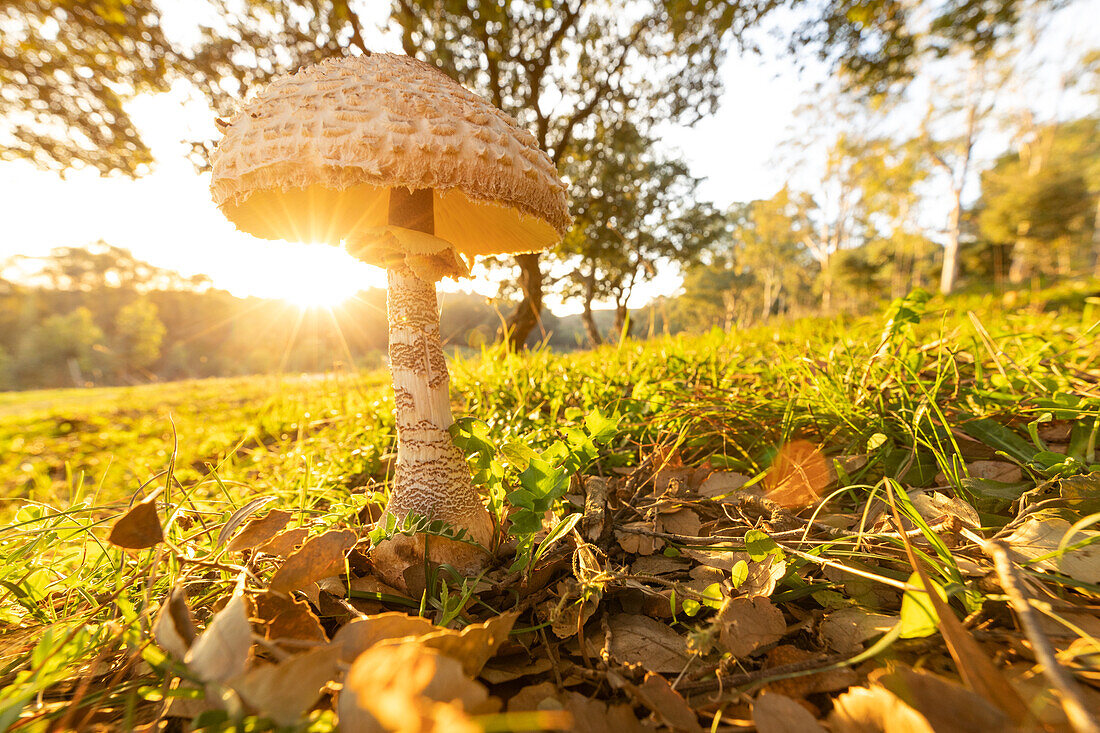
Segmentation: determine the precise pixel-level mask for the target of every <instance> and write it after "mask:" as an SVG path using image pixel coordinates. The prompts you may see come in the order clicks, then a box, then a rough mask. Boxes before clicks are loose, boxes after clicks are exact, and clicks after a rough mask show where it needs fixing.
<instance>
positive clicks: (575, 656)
mask: <svg viewBox="0 0 1100 733" xmlns="http://www.w3.org/2000/svg"><path fill="white" fill-rule="evenodd" d="M1098 293H1100V288H1098V287H1097V285H1096V283H1091V284H1089V283H1078V284H1068V285H1065V286H1062V287H1061V288H1059V289H1056V290H1050V291H1045V292H1042V293H1038V294H1010V295H1009V296H988V295H987V296H960V297H956V298H953V299H951V300H948V301H942V300H939V299H933V300H931V301H927V302H926V300H925V298H923V297H920V296H919V295H916V296H912V297H910V298H908V299H905V300H903V301H898V302H896V303H894V304H892V305H891V306H890V308H888V309H886V310H885V311H884V312H882V313H879V314H876V315H874V316H867V317H860V318H835V319H814V320H802V321H794V322H786V323H773V324H769V325H767V326H762V327H757V328H753V329H750V330H746V331H738V332H734V333H723V332H718V331H715V332H711V333H708V334H702V335H696V336H673V337H666V338H660V339H656V340H652V341H645V342H639V341H629V342H627V343H625V344H621V345H609V346H605V347H602V348H601V349H599V350H596V351H593V352H585V353H578V354H567V355H561V354H553V353H549V352H546V351H535V352H533V353H527V354H520V355H516V354H506V353H503V352H500V351H494V350H487V351H486V352H484V353H483V354H482V355H481V356H479V357H475V358H468V359H459V360H457V361H455V362H453V363H452V373H453V384H452V392H453V397H454V403H455V404H454V407H455V412H456V414H457V415H460V416H464V417H463V419H461V420H460V421H459V423H458V425H457V426H456V429H455V431H454V433H455V436H456V441H457V442H458V443H459V445H460V446H461V447H462V448H463V450H464V451H465V452H466V454H467V456H468V458H469V461H470V465H471V470H472V471H474V475H475V480H476V481H477V483H478V484H479V485H480V486H481V487H482V489H483V490H484V492H485V494H486V496H487V499H488V501H489V504H490V507H491V509H492V510H493V511H494V513H495V514H496V516H497V517H498V518H499V519H500V522H501V526H502V528H503V529H502V532H501V536H500V540H499V543H498V546H497V547H496V548H494V549H495V555H496V558H497V559H496V561H495V563H494V565H493V566H492V567H491V568H490V570H489V571H488V572H487V573H486V574H485V575H484V576H483V577H482V578H480V579H479V580H478V579H474V580H466V579H460V578H456V577H453V576H451V575H450V574H448V573H447V572H446V569H441V570H438V571H432V572H429V573H428V577H427V586H428V587H427V589H426V590H425V591H423V592H421V593H416V592H413V593H401V592H399V591H397V590H395V589H393V588H389V587H385V586H383V585H382V584H381V583H380V582H379V581H378V580H377V579H376V578H375V577H374V575H373V573H372V568H371V564H370V552H369V547H370V543H371V541H372V540H374V541H377V540H378V539H379V538H380V536H381V534H382V533H380V532H379V531H377V530H376V531H375V532H374V533H373V535H372V533H371V532H370V530H371V523H372V519H373V518H374V517H376V516H377V514H378V508H379V506H380V505H382V504H383V503H384V501H385V490H386V480H387V476H388V473H389V471H390V469H391V467H392V461H393V455H392V453H391V451H392V450H393V445H394V434H393V433H394V429H393V416H392V408H393V400H392V395H391V394H390V392H389V386H388V379H387V377H386V374H384V373H370V374H334V375H325V376H309V377H258V378H252V379H233V380H211V381H202V382H194V383H179V384H167V385H152V386H142V387H133V388H125V389H102V390H62V391H50V392H28V393H13V394H4V395H0V446H2V448H3V449H2V452H0V500H2V502H0V522H3V524H4V525H5V529H4V530H3V533H2V534H0V686H2V687H3V693H2V694H0V729H8V728H11V729H15V730H47V729H52V730H61V729H68V728H84V729H96V728H100V729H104V730H118V729H138V728H142V727H143V726H145V727H146V729H158V728H160V727H163V728H165V729H177V730H178V729H186V728H187V727H188V726H190V727H192V728H199V727H201V728H203V729H206V730H266V729H275V728H279V729H287V730H329V729H332V728H333V727H334V726H335V725H336V724H337V720H339V725H340V726H341V730H440V731H442V730H467V729H469V730H482V729H485V730H537V729H577V730H590V731H602V730H615V731H622V730H649V729H661V730H689V731H694V730H701V729H707V730H738V729H744V728H747V727H749V726H753V725H755V726H756V727H757V728H758V729H760V730H764V731H768V730H787V729H795V728H783V727H780V726H782V725H794V724H795V723H797V724H798V727H797V728H796V729H799V730H814V728H813V726H826V727H828V728H829V729H831V730H886V729H895V728H898V727H900V726H902V725H909V726H910V727H913V729H920V730H937V731H938V730H974V729H979V728H991V729H1001V728H1005V727H1008V726H1009V725H1010V724H1014V725H1017V726H1018V727H1020V728H1022V729H1039V728H1042V727H1044V726H1045V727H1047V728H1049V729H1058V728H1065V727H1067V726H1070V725H1077V726H1078V728H1079V729H1087V728H1082V727H1081V726H1082V725H1085V724H1087V723H1088V720H1087V716H1088V713H1087V712H1082V710H1081V708H1082V707H1083V708H1084V709H1085V710H1087V709H1089V708H1090V707H1091V709H1093V710H1095V709H1100V661H1098V660H1100V646H1098V643H1097V637H1100V618H1098V613H1097V610H1098V608H1100V606H1098V598H1100V550H1097V545H1096V544H1094V542H1095V540H1096V538H1097V537H1098V536H1100V534H1098V533H1097V532H1096V531H1095V529H1094V527H1093V525H1094V524H1095V523H1097V522H1100V515H1097V514H1096V512H1098V511H1100V457H1098V455H1097V443H1098V433H1100V339H1098V338H1097V333H1098V331H1100V298H1098V297H1097V294H1098ZM425 527H426V528H427V530H428V531H429V533H430V534H446V533H447V530H446V529H444V528H437V527H433V526H426V525H422V526H421V528H422V529H423V528H425ZM929 588H934V589H935V592H934V593H927V592H925V591H926V590H927V589H929ZM1082 716H1083V717H1082ZM815 721H819V722H815ZM1081 721H1084V723H1082V722H1081ZM860 726H862V727H860ZM921 726H923V727H921Z"/></svg>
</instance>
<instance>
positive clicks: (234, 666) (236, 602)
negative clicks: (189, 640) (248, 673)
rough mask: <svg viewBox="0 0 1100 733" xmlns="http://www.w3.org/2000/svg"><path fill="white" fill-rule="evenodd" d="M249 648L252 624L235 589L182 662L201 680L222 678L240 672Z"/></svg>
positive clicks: (245, 663) (216, 680)
mask: <svg viewBox="0 0 1100 733" xmlns="http://www.w3.org/2000/svg"><path fill="white" fill-rule="evenodd" d="M251 649H252V627H251V626H250V625H249V623H248V608H247V605H246V602H245V598H244V594H243V593H242V592H241V591H240V590H239V589H238V590H237V591H236V592H234V593H233V595H232V596H231V597H230V599H229V602H228V603H226V604H225V607H224V608H222V610H220V611H218V612H217V613H216V614H214V616H213V618H211V619H210V623H209V624H207V625H206V630H205V631H203V632H202V633H201V634H199V635H198V637H197V638H196V639H195V643H194V644H192V645H191V649H190V650H189V651H188V652H187V656H186V657H185V658H184V662H185V663H186V664H187V667H188V668H189V669H190V670H191V671H192V672H193V673H194V674H195V676H196V677H198V678H199V679H200V680H202V681H203V682H226V681H227V680H229V679H231V678H233V677H237V676H239V675H241V674H243V673H244V670H245V667H246V666H247V665H248V653H249V651H250V650H251Z"/></svg>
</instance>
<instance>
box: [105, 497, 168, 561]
mask: <svg viewBox="0 0 1100 733" xmlns="http://www.w3.org/2000/svg"><path fill="white" fill-rule="evenodd" d="M107 541H108V542H110V543H111V544H112V545H114V546H115V547H122V548H125V549H127V550H144V549H145V548H147V547H152V546H154V545H156V544H158V543H160V542H163V541H164V530H163V529H162V528H161V525H160V516H159V515H158V514H157V506H156V500H155V499H147V500H145V501H142V502H138V503H137V504H134V505H133V506H132V507H130V510H129V511H127V512H126V513H125V514H123V515H122V516H121V517H119V518H118V519H117V520H116V521H115V523H114V525H113V526H112V527H111V534H110V535H108V536H107Z"/></svg>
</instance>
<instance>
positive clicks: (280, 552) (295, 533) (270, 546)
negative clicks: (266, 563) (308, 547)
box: [256, 527, 309, 557]
mask: <svg viewBox="0 0 1100 733" xmlns="http://www.w3.org/2000/svg"><path fill="white" fill-rule="evenodd" d="M308 534H309V530H308V529H306V528H305V527H295V528H294V529H288V530H284V531H282V532H280V533H279V534H277V535H275V536H274V537H272V538H271V539H270V540H268V541H267V542H265V543H263V544H262V545H259V546H257V547H256V552H263V553H266V554H268V555H277V556H279V557H286V556H287V555H289V554H291V553H292V552H294V550H296V549H297V548H298V547H299V546H300V545H301V544H302V543H303V542H305V541H306V535H308Z"/></svg>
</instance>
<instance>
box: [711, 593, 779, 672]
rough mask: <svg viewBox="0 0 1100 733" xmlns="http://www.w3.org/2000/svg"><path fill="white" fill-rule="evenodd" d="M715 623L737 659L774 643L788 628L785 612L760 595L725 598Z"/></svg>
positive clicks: (724, 642)
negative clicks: (784, 616)
mask: <svg viewBox="0 0 1100 733" xmlns="http://www.w3.org/2000/svg"><path fill="white" fill-rule="evenodd" d="M715 624H716V625H717V627H718V633H719V637H718V638H719V642H720V643H721V644H722V647H723V648H724V649H725V650H726V651H728V652H729V653H730V654H732V655H733V656H734V658H735V659H741V658H743V657H748V656H749V655H751V654H752V653H753V652H755V651H756V650H758V649H760V648H761V647H765V646H767V645H768V644H774V643H775V642H777V641H779V640H780V639H782V638H783V634H784V633H786V631H787V622H786V621H784V620H783V612H782V611H780V610H779V609H778V608H776V606H775V605H774V604H772V602H771V601H770V600H768V599H767V598H763V597H760V596H757V597H755V598H732V599H730V600H728V601H726V602H725V603H724V604H722V610H721V611H719V612H718V616H717V618H716V619H715Z"/></svg>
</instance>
